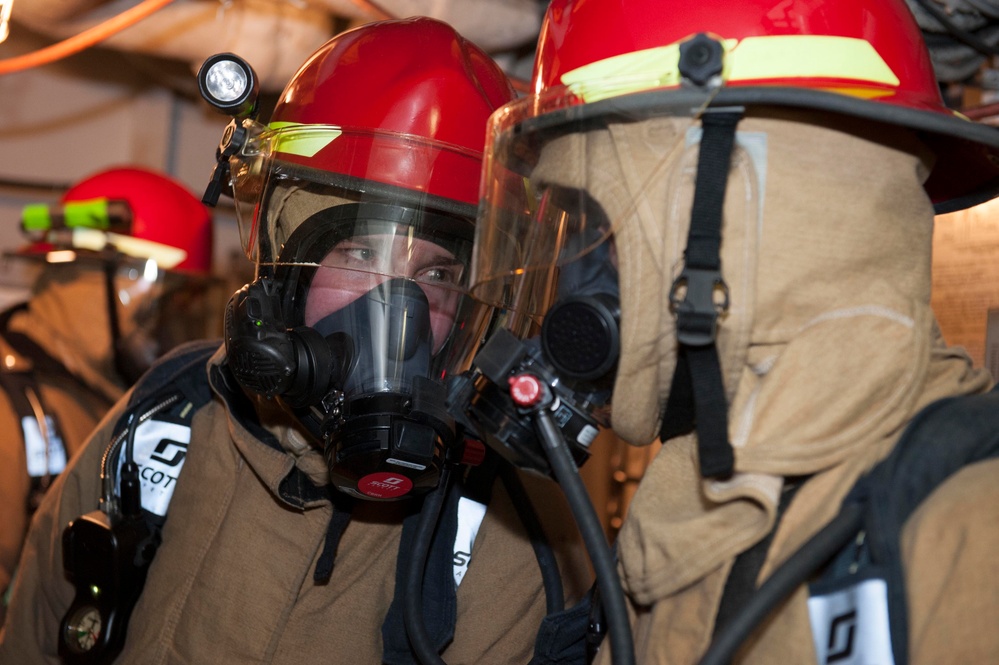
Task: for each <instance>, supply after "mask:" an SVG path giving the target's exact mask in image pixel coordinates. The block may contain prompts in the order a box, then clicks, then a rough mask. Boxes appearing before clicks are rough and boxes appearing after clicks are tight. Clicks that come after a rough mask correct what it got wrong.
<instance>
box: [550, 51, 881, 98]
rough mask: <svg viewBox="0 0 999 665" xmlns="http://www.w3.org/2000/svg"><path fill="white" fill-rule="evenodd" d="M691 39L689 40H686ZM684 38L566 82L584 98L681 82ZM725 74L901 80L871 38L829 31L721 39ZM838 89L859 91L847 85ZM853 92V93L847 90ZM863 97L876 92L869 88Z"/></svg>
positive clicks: (589, 68) (728, 77) (733, 77)
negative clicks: (825, 32)
mask: <svg viewBox="0 0 999 665" xmlns="http://www.w3.org/2000/svg"><path fill="white" fill-rule="evenodd" d="M683 41H686V40H683ZM680 43H681V42H677V43H675V44H670V45H668V46H657V47H655V48H651V49H644V50H641V51H634V52H632V53H623V54H621V55H617V56H613V57H611V58H606V59H604V60H600V61H597V62H593V63H590V64H588V65H584V66H582V67H578V68H577V69H574V70H572V71H570V72H566V73H565V74H563V75H562V78H561V81H562V83H563V84H564V85H565V86H567V87H568V88H569V90H570V91H571V92H572V93H573V94H574V95H576V96H578V97H580V98H582V99H583V100H584V101H585V102H587V103H590V102H595V101H599V100H601V99H607V98H609V97H616V96H618V95H624V94H628V93H632V92H642V91H645V90H653V89H655V88H668V87H671V86H676V85H679V84H680V72H679V69H678V65H679V62H680ZM721 43H722V48H723V49H724V51H725V59H724V63H723V68H722V79H724V80H725V81H728V82H733V83H738V82H746V81H753V80H766V79H778V80H779V79H795V78H824V79H829V78H833V79H841V80H847V81H857V82H864V83H870V84H874V85H877V86H881V87H896V86H898V84H899V79H898V77H897V76H896V75H895V73H894V72H893V71H892V70H891V68H890V67H889V66H888V64H887V63H886V62H885V61H884V59H883V58H882V57H881V56H880V55H879V54H878V52H877V51H876V50H874V47H873V46H871V44H870V43H869V42H866V41H864V40H863V39H856V38H854V37H836V36H830V35H775V36H770V37H767V36H763V37H747V38H745V39H743V40H741V41H739V40H735V39H723V40H721ZM835 89H836V90H837V91H847V90H855V89H856V88H851V87H849V86H844V85H842V84H840V85H838V86H836V88H835ZM848 94H849V93H848ZM860 96H864V97H869V96H877V94H876V93H875V94H874V95H871V94H870V93H864V94H862V95H860Z"/></svg>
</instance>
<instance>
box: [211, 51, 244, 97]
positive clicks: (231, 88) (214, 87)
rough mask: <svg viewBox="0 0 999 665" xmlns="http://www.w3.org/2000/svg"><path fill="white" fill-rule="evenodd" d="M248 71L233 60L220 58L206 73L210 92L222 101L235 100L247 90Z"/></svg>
mask: <svg viewBox="0 0 999 665" xmlns="http://www.w3.org/2000/svg"><path fill="white" fill-rule="evenodd" d="M247 81H248V77H247V75H246V71H245V70H244V69H243V68H242V67H241V66H239V64H237V63H236V62H233V61H232V60H220V61H219V62H216V63H215V64H214V65H212V66H211V67H210V68H209V69H208V72H207V74H206V75H205V85H206V87H207V89H208V93H209V94H210V95H211V96H212V97H214V98H215V99H217V100H218V101H220V102H231V101H235V100H237V99H239V98H240V96H242V95H243V93H245V92H246V86H247Z"/></svg>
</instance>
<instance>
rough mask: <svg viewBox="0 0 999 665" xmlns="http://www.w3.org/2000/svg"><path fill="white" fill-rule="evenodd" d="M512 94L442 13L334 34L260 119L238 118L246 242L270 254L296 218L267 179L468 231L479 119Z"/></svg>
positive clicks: (253, 253) (271, 258) (235, 167)
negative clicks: (395, 205) (442, 217)
mask: <svg viewBox="0 0 999 665" xmlns="http://www.w3.org/2000/svg"><path fill="white" fill-rule="evenodd" d="M417 54H418V55H417ZM513 97H514V92H513V88H512V86H511V85H510V82H509V79H508V78H507V77H506V75H505V74H504V73H503V71H502V70H501V69H500V68H499V66H498V65H497V64H496V63H495V62H494V61H493V60H492V59H491V58H490V57H489V56H488V55H487V54H486V53H485V52H483V51H482V50H481V49H479V48H478V47H476V46H475V45H474V44H472V43H471V42H469V41H467V40H466V39H464V38H463V37H461V35H459V34H458V33H457V32H455V30H454V29H453V28H452V27H451V26H449V25H448V24H446V23H443V22H441V21H437V20H435V19H430V18H425V17H417V18H410V19H402V20H390V21H379V22H375V23H369V24H366V25H363V26H360V27H358V28H354V29H352V30H348V31H346V32H343V33H341V34H339V35H337V36H336V37H334V38H333V39H331V40H330V41H328V42H327V43H326V44H324V45H323V46H322V47H320V48H319V49H318V50H317V51H316V52H315V53H314V54H313V55H312V56H311V57H310V58H309V59H308V60H307V61H306V62H305V64H304V65H302V67H301V68H300V69H299V71H298V72H297V73H296V74H295V76H294V77H293V78H292V80H291V82H290V83H289V84H288V85H287V86H286V87H285V89H284V91H283V92H282V93H281V95H280V97H279V101H278V103H277V105H276V107H275V109H274V111H273V113H272V115H271V118H270V121H269V123H268V125H267V126H266V127H264V126H262V125H259V124H256V123H253V122H252V121H244V124H243V126H244V128H245V129H246V130H247V132H248V134H249V139H248V141H247V144H246V145H245V146H244V147H243V148H242V149H241V150H240V152H239V154H237V155H235V156H234V157H233V158H232V159H231V161H230V169H231V172H232V183H233V196H234V198H235V201H236V206H237V214H238V217H239V220H240V231H241V235H242V239H243V243H244V249H246V251H247V253H248V255H249V256H250V257H251V258H255V259H256V260H257V261H258V263H274V262H276V261H277V260H278V254H279V253H280V252H281V250H282V248H283V247H284V244H285V241H286V240H287V239H288V238H289V237H290V235H291V233H292V232H293V231H294V230H295V228H297V226H298V224H299V223H300V222H301V221H302V220H303V219H304V218H303V217H301V215H299V216H298V218H297V219H296V218H295V217H296V216H295V215H294V214H291V211H290V210H289V209H288V207H287V206H281V208H280V214H278V209H277V207H276V206H278V205H280V202H275V200H274V193H275V192H274V190H275V188H280V187H281V186H282V185H287V184H288V183H290V182H292V181H297V182H299V183H305V182H311V183H313V185H315V186H319V185H322V186H325V187H327V188H329V187H336V188H341V190H342V193H344V194H346V197H347V198H351V197H352V196H354V195H355V194H358V195H359V194H361V193H363V195H364V197H366V198H368V199H370V198H371V197H379V196H380V198H381V199H382V200H390V201H392V202H400V201H404V202H408V203H410V204H412V205H414V206H416V207H418V208H420V209H432V210H437V211H443V212H447V213H450V214H454V215H457V216H459V217H462V218H463V219H464V220H465V221H466V224H464V226H465V230H466V232H467V235H468V236H469V238H470V237H471V234H472V220H473V218H474V216H475V210H476V207H477V203H478V194H479V177H480V172H481V166H482V150H483V146H484V143H485V125H486V120H487V119H488V118H489V116H490V114H491V113H492V112H493V111H494V110H495V109H497V108H498V107H500V106H502V105H503V104H505V103H507V102H509V101H510V100H512V99H513ZM330 191H331V190H329V189H327V190H325V193H326V194H329V193H330ZM296 205H297V204H296ZM299 207H300V206H299Z"/></svg>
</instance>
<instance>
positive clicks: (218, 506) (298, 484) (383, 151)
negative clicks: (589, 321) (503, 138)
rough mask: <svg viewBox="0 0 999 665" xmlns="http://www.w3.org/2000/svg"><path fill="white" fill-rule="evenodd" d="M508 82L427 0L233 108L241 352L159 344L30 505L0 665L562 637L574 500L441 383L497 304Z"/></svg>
mask: <svg viewBox="0 0 999 665" xmlns="http://www.w3.org/2000/svg"><path fill="white" fill-rule="evenodd" d="M213 58H214V56H213ZM213 58H210V59H209V60H208V61H207V62H206V67H207V66H208V64H209V63H211V62H213ZM204 70H205V68H204V67H203V72H204ZM216 74H218V75H219V76H226V75H227V74H226V72H225V71H224V68H223V71H222V72H221V73H219V72H214V73H212V72H209V74H208V75H209V76H216ZM513 96H514V95H513V90H512V87H511V86H510V84H509V82H508V80H507V78H506V77H505V76H504V74H503V73H502V71H501V70H500V69H499V67H498V66H497V65H496V64H495V63H494V62H493V61H492V60H491V59H490V58H489V57H488V56H487V55H486V54H485V53H484V52H483V51H481V50H480V49H479V48H477V47H476V46H474V45H473V44H471V43H470V42H468V41H467V40H465V39H464V38H462V37H461V36H460V35H458V34H457V33H456V32H455V31H454V30H453V29H452V28H451V27H450V26H448V25H447V24H445V23H442V22H440V21H436V20H433V19H429V18H412V19H405V20H391V21H381V22H375V23H371V24H366V25H364V26H361V27H357V28H354V29H352V30H349V31H346V32H344V33H341V34H339V35H337V36H335V37H334V38H333V39H331V40H330V41H329V42H327V43H326V44H325V45H324V46H322V47H321V48H320V49H319V50H318V51H316V53H315V54H314V55H313V56H312V57H311V58H310V59H309V60H308V61H307V62H306V63H305V64H304V65H303V66H302V67H301V69H300V70H299V72H298V73H297V74H296V76H295V77H293V79H292V80H291V82H290V83H289V84H288V85H287V87H286V88H285V90H284V92H283V93H282V94H281V97H280V100H279V103H278V104H277V106H276V108H275V109H274V111H273V113H272V115H271V117H270V118H269V122H268V124H267V125H264V124H261V123H258V122H257V121H256V120H254V119H252V118H250V117H247V116H244V117H237V119H236V120H234V124H233V125H231V126H230V130H228V131H227V134H226V138H225V139H224V141H223V146H222V148H221V149H220V152H219V156H220V158H221V160H222V161H221V162H220V168H223V170H222V171H219V172H218V173H228V177H227V178H222V179H221V180H220V181H219V182H220V183H221V184H223V185H224V184H227V183H231V185H232V187H231V189H232V196H233V198H234V201H235V204H236V210H237V216H238V221H239V226H240V232H241V236H242V239H243V243H244V247H245V249H246V251H247V254H248V256H249V257H250V258H251V259H252V260H253V261H254V262H255V265H256V277H255V279H254V281H253V282H252V283H251V284H248V285H246V286H245V287H244V288H242V289H241V290H239V291H238V292H237V293H235V294H234V295H233V297H232V299H231V300H230V302H229V304H228V306H227V308H226V313H225V343H224V346H223V347H222V348H219V347H218V345H217V344H216V345H214V346H210V347H207V348H203V347H202V346H201V345H195V346H188V347H185V348H184V349H182V350H181V351H180V352H178V353H176V354H171V355H170V356H168V357H167V358H166V359H164V360H163V361H162V362H160V363H157V364H156V365H155V366H154V367H153V369H152V370H151V371H150V372H149V373H148V374H147V375H146V377H144V378H143V380H141V381H140V382H139V383H138V384H137V386H136V388H135V390H134V391H133V393H132V396H131V399H130V400H129V401H127V402H122V403H119V405H118V406H117V407H116V408H115V410H114V411H113V412H112V414H111V415H110V416H109V417H108V418H107V419H106V421H105V426H103V427H101V428H100V429H99V430H98V431H97V432H96V433H95V435H94V437H93V438H92V439H91V442H90V444H89V446H88V447H87V448H86V449H85V451H84V452H83V453H82V455H81V456H80V457H79V458H78V462H77V463H76V465H75V467H74V469H73V470H72V471H71V475H70V476H69V477H68V478H67V480H66V481H65V482H64V483H63V484H62V486H61V489H62V491H59V492H57V493H56V494H55V495H54V497H53V498H52V499H51V500H50V501H48V502H47V503H46V505H45V507H44V508H43V509H42V510H41V511H40V512H39V514H38V516H37V517H36V519H35V523H34V528H33V530H32V532H31V534H30V535H29V545H28V548H27V551H28V552H29V554H28V555H27V558H25V563H24V565H23V567H22V571H21V573H20V577H19V581H18V583H17V585H16V587H15V590H14V594H13V598H12V604H11V611H10V614H9V615H8V623H7V627H6V633H5V637H4V640H3V642H2V643H0V660H5V659H10V660H12V661H17V662H23V663H32V662H49V661H50V660H51V659H52V658H54V657H55V655H56V654H57V653H58V654H60V655H61V656H62V657H63V658H64V659H65V660H66V661H68V662H98V661H95V660H91V659H95V658H99V659H101V660H100V661H99V662H110V659H112V658H115V656H117V658H116V660H115V662H122V663H133V662H134V663H139V662H142V663H148V662H159V661H167V660H174V659H180V660H185V661H191V662H247V661H255V662H268V663H292V662H294V663H302V662H340V663H414V662H431V661H439V660H440V659H441V658H443V659H444V660H446V661H447V662H455V663H472V662H474V663H509V662H527V661H528V660H530V659H531V656H532V653H533V652H534V649H535V642H536V641H537V644H538V648H539V649H540V650H541V652H543V653H548V652H549V651H550V650H553V649H554V650H556V651H557V650H558V649H560V648H562V646H563V645H562V644H561V643H560V641H559V640H557V639H550V636H552V635H555V636H557V635H558V632H559V631H558V626H559V625H560V624H559V621H560V620H565V619H564V613H563V612H561V611H560V610H561V608H562V607H563V606H566V605H568V604H570V603H573V602H574V601H575V600H577V599H578V598H580V597H581V596H582V595H583V594H584V593H585V591H586V588H587V587H588V586H589V584H590V579H589V573H588V572H587V569H586V562H585V556H583V555H582V553H581V550H580V549H579V548H578V546H577V542H578V535H577V534H576V533H575V527H574V526H573V525H572V520H571V518H569V516H568V513H567V512H566V510H565V502H564V500H562V498H561V496H560V495H559V493H558V492H557V491H555V490H556V488H555V487H554V484H553V483H551V482H548V481H545V480H544V479H529V478H524V479H521V478H520V476H519V475H518V474H517V473H516V472H515V470H513V469H512V468H511V467H509V466H508V465H506V466H504V465H501V464H500V463H499V461H498V460H497V459H495V458H494V457H493V456H491V455H489V454H485V451H484V450H483V447H482V445H481V443H478V442H476V441H471V440H467V441H466V438H465V436H464V435H463V432H462V430H461V429H460V428H459V426H458V425H456V424H455V422H454V419H453V418H452V417H451V416H450V415H449V413H448V411H447V404H446V399H445V397H446V394H445V390H444V386H445V384H444V382H445V380H446V379H447V378H448V377H449V376H450V375H451V374H452V373H454V372H458V371H461V370H463V369H465V367H466V366H467V364H468V362H469V361H470V358H471V355H472V354H473V353H474V350H475V349H476V348H477V346H478V343H479V341H480V339H481V337H482V336H483V334H484V332H485V329H486V325H487V323H488V321H489V318H490V315H491V311H490V309H489V308H488V307H485V306H484V305H482V304H480V303H476V302H475V301H473V300H471V299H470V298H469V297H468V296H467V293H466V287H467V276H468V261H469V258H470V255H471V246H472V240H473V235H474V219H475V212H476V206H477V199H478V186H479V173H480V169H481V160H482V153H481V148H482V144H483V139H484V130H485V125H486V120H487V118H488V116H489V114H490V113H492V112H493V111H494V110H495V109H496V108H498V107H500V106H501V105H503V104H504V103H506V102H508V101H510V100H511V99H512V98H513ZM102 458H103V459H104V460H105V462H102ZM107 460H110V461H107ZM99 506H100V507H101V508H102V510H97V511H96V512H92V513H87V512H86V511H88V510H90V511H94V510H95V509H97V508H98V507H99ZM535 511H536V512H535ZM67 524H68V525H69V526H67ZM539 526H540V527H543V530H544V534H547V539H546V538H545V537H544V535H543V534H542V532H541V530H540V529H539V528H538V527H539ZM112 536H113V537H112ZM157 544H158V546H157ZM91 551H98V552H104V551H112V552H114V553H115V554H114V557H104V559H103V561H105V562H106V561H107V559H108V558H114V560H115V561H118V562H120V563H118V564H114V565H112V564H108V563H102V562H101V560H98V558H97V557H94V556H92V555H91V554H90V552H91ZM556 562H557V565H556ZM64 563H65V566H66V572H69V573H70V575H69V577H70V581H65V577H64V570H63V564H64ZM539 564H541V565H539ZM95 587H97V588H100V589H101V591H100V593H99V594H95V592H94V591H93V588H95ZM581 607H584V606H581ZM40 611H41V612H43V613H44V615H45V618H44V619H42V620H39V616H40V615H39V612H40ZM546 615H553V616H552V619H551V620H550V621H548V622H545V623H544V626H543V627H542V622H543V619H545V618H546ZM576 619H577V620H580V621H582V622H584V623H585V620H586V617H585V613H584V614H582V615H580V616H578V617H576ZM126 622H127V632H126V630H125V627H126ZM539 633H540V634H539ZM568 646H570V647H575V648H580V647H582V646H583V645H582V644H581V642H580V643H577V644H573V645H568ZM119 653H120V655H118V654H119ZM552 653H553V654H554V653H556V652H552ZM546 657H547V656H546Z"/></svg>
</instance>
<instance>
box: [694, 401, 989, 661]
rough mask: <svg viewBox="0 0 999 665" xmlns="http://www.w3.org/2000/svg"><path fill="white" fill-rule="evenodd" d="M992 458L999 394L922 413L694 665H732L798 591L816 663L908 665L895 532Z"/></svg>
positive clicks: (905, 614)
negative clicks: (804, 600) (952, 481)
mask: <svg viewBox="0 0 999 665" xmlns="http://www.w3.org/2000/svg"><path fill="white" fill-rule="evenodd" d="M996 458H999V386H997V387H996V388H993V390H992V391H991V392H989V393H985V394H981V395H971V396H964V397H952V398H947V399H943V400H940V401H937V402H935V403H933V404H930V405H929V406H927V407H926V408H925V409H923V410H922V411H921V412H920V413H919V414H918V415H917V416H916V417H915V418H914V419H913V420H912V421H911V422H910V423H909V425H908V427H907V428H906V430H905V432H903V434H902V437H901V438H900V439H899V442H898V444H896V446H895V448H894V449H893V450H892V452H891V454H890V455H889V456H888V457H887V458H885V459H884V460H882V461H881V462H880V463H879V464H878V465H877V466H875V467H874V468H873V469H872V470H871V471H870V472H869V473H868V474H867V475H865V476H864V477H862V478H861V479H860V480H859V481H858V482H857V484H856V485H855V486H854V487H853V489H852V490H851V491H850V492H849V494H848V495H847V496H846V498H845V499H844V500H843V504H842V506H841V508H840V512H839V514H838V515H837V516H836V517H835V518H834V519H833V520H832V522H830V523H829V524H828V525H827V526H825V527H823V528H822V529H821V530H820V531H819V532H818V533H817V534H815V535H814V536H813V537H812V538H811V539H810V540H809V541H808V542H806V543H805V544H804V545H803V546H802V547H801V548H800V549H799V550H798V551H797V552H795V553H794V554H793V555H792V556H791V557H790V558H789V559H788V560H787V561H786V562H785V563H783V564H782V565H781V566H780V567H779V568H778V569H777V570H775V571H774V573H773V575H771V576H770V577H769V578H768V579H767V580H765V581H764V582H763V584H762V585H761V586H760V588H759V589H758V590H757V592H756V593H755V594H754V595H753V596H752V597H750V599H749V601H748V602H747V603H746V604H745V606H744V607H743V608H742V610H741V611H740V612H738V614H737V615H736V616H735V617H734V618H733V619H732V620H731V621H730V622H729V624H728V625H727V626H725V628H724V629H722V630H721V631H720V632H719V633H718V635H716V637H715V639H714V641H713V642H712V644H711V647H710V648H709V649H708V651H707V653H705V655H704V657H703V658H702V659H701V661H700V665H722V664H723V663H729V662H730V661H731V659H732V656H733V654H734V653H735V652H736V650H737V649H738V648H739V645H741V644H742V643H743V642H744V641H745V640H746V639H747V638H748V637H749V635H750V634H751V633H752V632H753V630H755V628H756V627H757V626H759V625H760V623H762V622H763V621H764V620H765V619H766V617H767V615H768V614H769V612H770V611H771V610H773V609H774V608H776V607H778V606H779V605H780V603H781V602H782V601H783V599H784V598H786V597H787V596H789V595H790V594H791V593H792V592H793V591H794V590H795V589H796V588H798V587H799V586H801V585H802V584H805V583H808V588H809V596H810V597H809V600H808V611H809V619H810V621H811V625H812V637H813V641H814V645H815V653H816V657H817V662H819V663H836V664H837V665H859V664H861V663H884V664H889V665H904V664H905V663H907V662H908V661H909V653H908V645H909V634H908V607H907V602H906V589H905V570H904V569H903V567H902V555H901V533H902V529H903V528H904V526H905V523H906V520H907V519H908V518H909V517H910V516H911V515H912V514H913V513H914V512H915V510H916V509H917V508H918V507H919V506H920V504H921V503H922V502H923V500H925V499H926V498H927V497H929V496H930V495H931V494H932V493H933V491H934V490H936V489H937V488H938V487H939V486H940V485H942V484H943V483H944V481H946V480H947V479H948V478H949V477H950V476H951V475H953V474H955V473H957V472H958V471H960V470H961V469H962V468H964V467H965V466H969V465H971V464H975V463H977V462H982V461H986V460H992V459H996ZM810 580H811V582H810V583H809V581H810Z"/></svg>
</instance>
